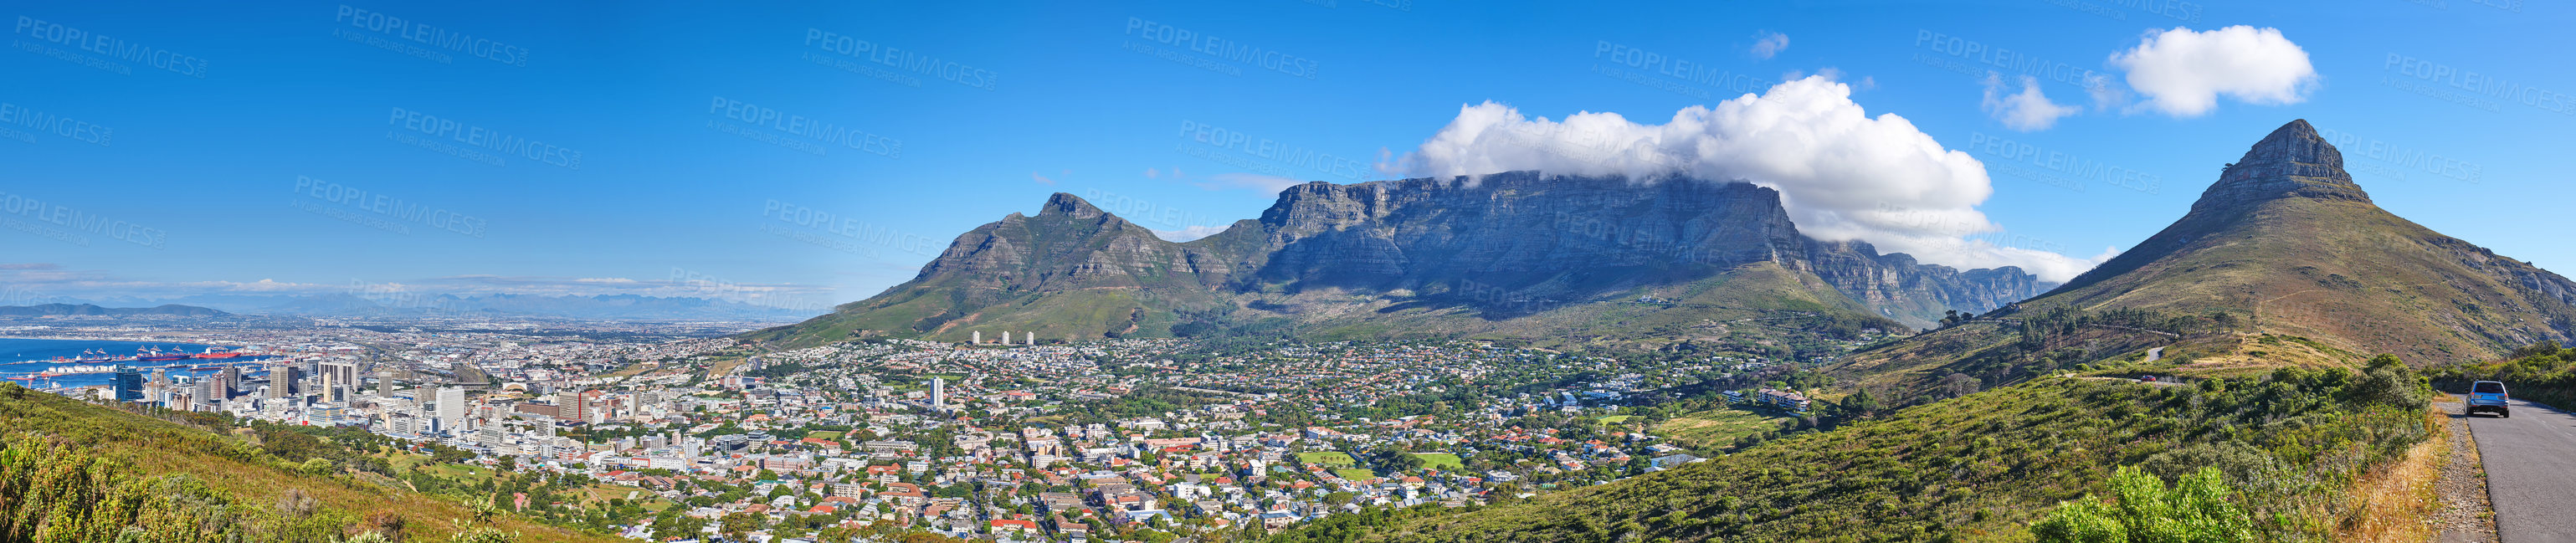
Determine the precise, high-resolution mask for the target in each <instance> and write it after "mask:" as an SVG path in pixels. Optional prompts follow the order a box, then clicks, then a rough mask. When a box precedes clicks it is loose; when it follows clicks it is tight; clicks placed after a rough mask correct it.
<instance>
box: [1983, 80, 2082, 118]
mask: <svg viewBox="0 0 2576 543" xmlns="http://www.w3.org/2000/svg"><path fill="white" fill-rule="evenodd" d="M2004 92H2005V91H2004V76H2003V74H1999V73H1995V72H1986V99H1985V101H1984V103H1983V104H1982V105H1981V106H1979V107H1980V108H1981V109H1984V110H1986V114H1988V115H1993V116H1995V120H1997V121H2003V123H2004V127H2005V128H2010V129H2013V130H2019V131H2023V132H2029V131H2033V130H2047V129H2048V127H2050V126H2055V125H2056V124H2057V118H2059V117H2064V116H2068V115H2074V114H2075V113H2076V112H2080V111H2084V108H2083V107H2079V106H2061V105H2057V103H2056V102H2050V101H2048V95H2047V94H2045V93H2042V92H2040V90H2039V78H2037V77H2031V76H2027V75H2025V76H2021V92H2020V93H2018V94H2011V95H2006V94H2004Z"/></svg>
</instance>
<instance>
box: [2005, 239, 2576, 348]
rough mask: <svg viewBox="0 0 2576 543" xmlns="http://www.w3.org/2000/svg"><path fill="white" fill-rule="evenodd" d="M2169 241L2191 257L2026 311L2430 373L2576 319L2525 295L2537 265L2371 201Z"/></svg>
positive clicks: (2553, 302)
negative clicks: (2407, 364) (2150, 316)
mask: <svg viewBox="0 0 2576 543" xmlns="http://www.w3.org/2000/svg"><path fill="white" fill-rule="evenodd" d="M2158 237H2159V238H2172V240H2173V242H2175V243H2179V244H2180V245H2181V246H2180V248H2178V249H2176V250H2173V251H2170V252H2169V253H2167V254H2166V255H2164V257H2162V258H2157V259H2154V260H2151V261H2147V262H2144V263H2141V264H2138V265H2136V266H2135V267H2134V269H2128V270H2118V269H2106V270H2101V271H2102V272H2105V273H2107V272H2112V271H2124V273H2118V274H2116V275H2112V276H2110V277H2107V278H2104V279H2101V280H2099V281H2096V282H2090V283H2085V284H2075V283H2070V288H2062V289H2060V290H2058V291H2055V292H2051V293H2049V294H2048V295H2046V296H2043V297H2041V298H2039V299H2035V300H2032V301H2030V302H2027V303H2025V304H2024V307H2029V308H2045V307H2047V306H2050V305H2060V304H2062V305H2068V306H2072V307H2077V308H2082V309H2087V310H2100V309H2107V308H2114V307H2125V308H2137V309H2147V310H2154V311H2160V312H2165V313H2175V314H2203V313H2211V312H2219V311H2225V312H2232V313H2237V314H2240V315H2247V316H2251V317H2252V321H2253V324H2254V325H2255V326H2257V327H2259V328H2260V329H2261V330H2263V331H2268V332H2277V333H2281V334H2285V335H2296V336H2306V337H2312V338H2317V339H2318V340H2320V341H2325V342H2327V343H2329V344H2331V345H2333V346H2335V347H2336V348H2340V349H2344V350H2350V351H2360V352H2386V353H2393V354H2397V355H2399V356H2401V357H2404V358H2407V359H2408V360H2413V361H2416V362H2418V363H2439V362H2449V361H2457V360H2478V359H2490V358H2495V357H2499V356H2502V355H2504V354H2506V353H2509V352H2511V351H2512V350H2513V349H2514V348H2515V347H2520V346H2522V345H2528V344H2531V343H2533V342H2537V341H2540V340H2543V339H2552V338H2556V337H2557V336H2558V335H2559V332H2558V330H2563V329H2566V328H2568V326H2569V318H2570V316H2571V315H2576V308H2570V307H2569V306H2568V304H2567V303H2566V302H2564V301H2562V300H2559V299H2557V298H2554V297H2549V296H2541V295H2534V293H2532V292H2530V291H2528V290H2527V289H2525V288H2524V285H2523V282H2522V281H2521V280H2520V279H2517V278H2516V277H2515V276H2518V275H2523V274H2525V272H2522V271H2519V270H2514V269H2510V268H2515V267H2522V268H2527V267H2528V265H2527V264H2522V263H2520V262H2515V261H2512V260H2510V259H2505V258H2502V257H2498V256H2495V255H2494V254H2493V253H2489V252H2486V251H2485V250H2484V249H2478V248H2476V247H2475V246H2473V245H2469V244H2467V243H2465V242H2461V241H2459V240H2457V239H2453V238H2450V237H2448V236H2443V235H2441V234H2439V233H2436V232H2433V231H2432V230H2429V229H2426V228H2424V227H2423V226H2421V225H2417V224H2415V223H2413V222H2409V221H2407V220H2406V219H2403V218H2399V217H2397V216H2396V215H2392V214H2389V213H2388V212H2387V211H2384V210H2381V209H2380V208H2378V207H2377V206H2373V205H2371V204H2370V203H2368V202H2355V201H2349V200H2316V199H2307V198H2284V199H2280V200H2275V201H2271V202H2267V203H2265V204H2263V205H2261V206H2257V207H2254V208H2252V209H2250V210H2246V211H2244V213H2243V215H2242V216H2235V217H2205V218H2186V219H2185V221H2183V222H2178V223H2176V224H2175V225H2174V227H2173V228H2172V229H2169V230H2168V231H2167V232H2166V233H2163V234H2159V235H2158ZM2161 243H2164V242H2163V240H2161V239H2159V240H2149V241H2148V242H2147V243H2142V244H2140V246H2141V247H2142V248H2153V247H2155V246H2157V245H2159V244H2161ZM2517 265H2518V266H2517ZM2108 266H2109V264H2106V267H2108ZM2530 271H2537V269H2536V268H2533V269H2531V270H2530ZM2539 273H2546V272H2539Z"/></svg>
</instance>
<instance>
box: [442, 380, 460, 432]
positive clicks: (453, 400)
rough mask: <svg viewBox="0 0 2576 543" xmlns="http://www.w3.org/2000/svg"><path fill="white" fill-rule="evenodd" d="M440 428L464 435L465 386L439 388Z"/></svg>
mask: <svg viewBox="0 0 2576 543" xmlns="http://www.w3.org/2000/svg"><path fill="white" fill-rule="evenodd" d="M438 429H440V430H446V431H449V432H454V433H456V434H457V435H464V432H465V388H464V387H446V388H441V389H438Z"/></svg>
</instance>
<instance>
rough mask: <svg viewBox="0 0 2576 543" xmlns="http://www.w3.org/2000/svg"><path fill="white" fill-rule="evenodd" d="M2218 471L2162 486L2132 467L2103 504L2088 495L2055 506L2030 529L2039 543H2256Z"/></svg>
mask: <svg viewBox="0 0 2576 543" xmlns="http://www.w3.org/2000/svg"><path fill="white" fill-rule="evenodd" d="M2223 477H2224V476H2222V475H2220V474H2219V471H2218V468H2214V467H2204V468H2200V471H2199V472H2197V473H2193V474H2191V475H2185V476H2183V477H2182V479H2181V480H2179V481H2176V484H2175V485H2174V487H2173V488H2172V489H2167V488H2165V482H2164V481H2163V480H2161V479H2157V478H2156V476H2154V475H2149V474H2147V472H2146V471H2145V470H2141V469H2138V468H2137V467H2136V466H2129V467H2122V468H2120V470H2119V472H2117V473H2115V474H2113V475H2112V476H2111V494H2112V496H2114V497H2115V498H2116V500H2117V501H2115V502H2112V503H2104V502H2103V501H2102V500H2100V499H2096V498H2095V497H2093V496H2092V495H2090V494H2088V495H2085V496H2084V499H2080V500H2076V501H2073V502H2068V503H2066V504H2063V505H2060V506H2058V508H2057V510H2055V511H2051V512H2049V514H2048V519H2047V520H2043V521H2040V523H2039V524H2036V525H2032V526H2031V533H2032V534H2033V535H2036V536H2038V537H2039V541H2040V542H2041V543H2241V542H2249V541H2253V540H2254V529H2253V524H2252V521H2251V520H2250V518H2251V517H2249V516H2247V515H2246V513H2245V510H2244V509H2243V508H2241V507H2238V506H2237V505H2236V502H2234V501H2231V498H2233V497H2234V494H2235V490H2233V489H2230V488H2228V486H2227V482H2226V480H2225V479H2224V478H2223Z"/></svg>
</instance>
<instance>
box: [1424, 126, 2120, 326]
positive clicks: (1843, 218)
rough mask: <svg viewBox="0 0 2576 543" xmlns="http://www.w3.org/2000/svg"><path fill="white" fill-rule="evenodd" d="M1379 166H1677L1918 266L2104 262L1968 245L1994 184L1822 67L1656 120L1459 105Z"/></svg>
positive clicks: (1674, 169)
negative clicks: (1858, 99)
mask: <svg viewBox="0 0 2576 543" xmlns="http://www.w3.org/2000/svg"><path fill="white" fill-rule="evenodd" d="M1378 169H1379V170H1380V171H1381V172H1383V173H1388V174H1396V175H1419V176H1458V175H1465V176H1475V175H1484V174H1491V173H1496V172H1505V171H1513V170H1540V171H1544V172H1551V173H1562V174H1579V175H1587V176H1606V175H1617V176H1625V177H1627V178H1628V179H1630V180H1632V181H1636V182H1654V181H1656V180H1658V179H1660V178H1664V177H1668V176H1671V175H1674V174H1682V175H1688V176H1692V177H1698V178H1703V179H1712V180H1744V181H1749V182H1752V183H1754V184H1757V185H1762V186H1766V187H1770V188H1773V189H1776V190H1779V191H1780V193H1781V198H1782V200H1783V202H1784V204H1785V205H1786V206H1787V208H1788V210H1789V213H1790V216H1791V218H1792V220H1795V221H1797V224H1798V227H1799V230H1801V231H1803V232H1806V233H1808V235H1811V236H1814V237H1816V238H1818V239H1825V240H1851V239H1858V240H1863V241H1868V242H1870V243H1872V244H1875V245H1877V246H1878V247H1879V248H1880V249H1881V250H1883V251H1889V252H1904V253H1909V254H1912V255H1914V256H1915V257H1916V258H1918V259H1921V260H1922V261H1924V262H1929V263H1937V264H1946V265H1951V266H1959V267H1967V268H1986V267H1994V266H2020V267H2022V268H2023V269H2025V270H2028V271H2030V272H2031V273H2033V274H2036V275H2038V276H2040V277H2041V278H2042V279H2045V280H2050V281H2062V280H2065V279H2067V278H2070V277H2073V276H2074V275H2075V274H2077V273H2081V272H2083V271H2084V270H2085V269H2088V268H2091V267H2092V266H2093V264H2096V263H2099V262H2100V261H2101V260H2102V259H2104V258H2107V257H2095V258H2090V259H2078V258H2073V257H2068V256H2065V255H2061V254H2057V253H2054V252H2049V251H2042V250H2034V249H2028V248H2017V247H2004V246H1998V245H1996V244H1993V243H1990V242H1988V241H1985V240H1982V239H1972V238H1971V236H1973V235H1976V234H1980V233H1989V232H1996V231H1999V230H2001V227H2000V226H1997V225H1995V224H1994V223H1992V222H1991V221H1988V220H1987V219H1986V216H1985V214H1984V213H1982V212H1979V211H1978V210H1977V209H1976V206H1977V205H1978V204H1979V203H1982V202H1984V201H1985V199H1986V197H1987V196H1989V195H1991V194H1992V193H1993V192H1994V187H1993V183H1992V181H1991V180H1990V179H1988V178H1987V176H1986V170H1985V165H1984V164H1983V163H1980V162H1978V161H1977V160H1976V159H1974V158H1971V157H1969V156H1968V154H1967V153H1965V152H1961V151H1954V150H1949V149H1946V148H1943V147H1942V146H1941V143H1940V142H1938V141H1935V140H1933V139H1932V137H1931V136H1930V135H1927V134H1924V133H1923V132H1922V131H1921V130H1918V129H1916V128H1915V127H1914V124H1913V123H1912V122H1911V121H1908V120H1906V119H1905V118H1904V117H1900V116H1897V115H1895V114H1885V113H1883V114H1880V115H1878V116H1876V117H1871V116H1869V115H1868V114H1867V112H1866V111H1865V110H1864V109H1863V108H1862V107H1861V106H1860V104H1858V103H1855V102H1853V101H1852V100H1851V87H1850V86H1849V85H1845V84H1843V83H1841V82H1837V81H1835V80H1833V79H1832V78H1831V77H1829V76H1825V75H1816V76H1808V77H1805V78H1801V79H1796V80H1791V81H1787V82H1783V83H1780V84H1778V85H1776V86H1773V87H1771V88H1770V89H1769V90H1768V91H1767V92H1765V93H1763V94H1762V95H1760V96H1754V95H1751V94H1747V95H1744V96H1741V97H1737V98H1735V99H1732V100H1727V101H1724V102H1720V103H1718V104H1717V105H1715V106H1691V107H1689V108H1684V109H1682V110H1681V111H1679V112H1676V113H1674V114H1673V117H1672V119H1671V120H1669V121H1667V122H1665V123H1664V124H1642V123H1637V122H1632V121H1629V120H1628V119H1627V118H1626V117H1623V116H1621V115H1619V114H1617V113H1593V112H1582V113H1576V114H1574V115H1571V116H1567V117H1566V118H1565V119H1564V120H1562V121H1557V120H1550V119H1548V118H1545V117H1538V118H1531V117H1529V116H1527V115H1523V114H1522V113H1521V112H1520V111H1519V110H1517V109H1513V108H1512V107H1510V106H1506V105H1503V104H1498V103H1494V102H1485V103H1482V104H1475V105H1468V106H1463V107H1460V108H1459V111H1458V117H1457V118H1456V119H1454V120H1452V121H1451V122H1450V123H1449V125H1448V126H1446V127H1443V128H1441V129H1440V131H1439V132H1437V133H1435V134H1433V135H1432V136H1431V137H1430V138H1429V139H1427V140H1425V141H1423V143H1422V145H1421V146H1420V147H1418V148H1416V149H1414V150H1413V151H1410V152H1406V153H1404V154H1403V155H1402V156H1400V157H1396V158H1394V159H1392V160H1389V161H1386V162H1382V163H1380V164H1379V165H1378Z"/></svg>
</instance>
